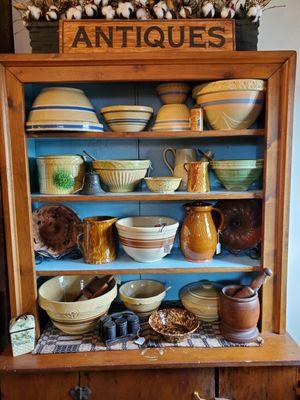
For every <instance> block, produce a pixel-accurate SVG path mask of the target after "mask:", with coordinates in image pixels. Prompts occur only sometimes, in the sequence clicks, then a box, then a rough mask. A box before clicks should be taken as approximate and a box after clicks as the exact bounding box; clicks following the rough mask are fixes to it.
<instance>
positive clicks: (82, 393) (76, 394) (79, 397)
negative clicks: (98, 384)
mask: <svg viewBox="0 0 300 400" xmlns="http://www.w3.org/2000/svg"><path fill="white" fill-rule="evenodd" d="M69 394H70V396H71V397H72V399H73V400H89V397H90V395H91V394H92V391H91V389H90V388H88V387H86V386H83V387H81V386H75V387H73V388H72V389H71V390H70V392H69Z"/></svg>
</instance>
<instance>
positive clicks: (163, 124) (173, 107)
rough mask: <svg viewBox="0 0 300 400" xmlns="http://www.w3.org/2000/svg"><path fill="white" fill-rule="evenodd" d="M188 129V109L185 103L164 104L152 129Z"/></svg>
mask: <svg viewBox="0 0 300 400" xmlns="http://www.w3.org/2000/svg"><path fill="white" fill-rule="evenodd" d="M188 129H190V110H189V108H188V106H186V105H185V104H166V105H164V106H162V107H161V108H160V109H159V111H158V114H157V117H156V121H155V124H154V126H153V128H152V130H153V131H155V132H159V131H186V130H188Z"/></svg>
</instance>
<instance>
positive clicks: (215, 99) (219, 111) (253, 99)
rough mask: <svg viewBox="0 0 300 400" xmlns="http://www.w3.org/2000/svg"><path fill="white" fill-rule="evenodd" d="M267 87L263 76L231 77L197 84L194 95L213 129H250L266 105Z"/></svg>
mask: <svg viewBox="0 0 300 400" xmlns="http://www.w3.org/2000/svg"><path fill="white" fill-rule="evenodd" d="M265 91H266V82H265V81H263V80H260V79H229V80H224V81H216V82H210V83H205V84H203V85H199V86H196V87H195V88H194V90H193V98H194V99H195V100H196V102H197V104H199V105H200V106H201V107H202V108H203V109H204V118H205V120H206V122H207V123H208V124H209V125H210V126H211V127H212V128H213V129H247V128H249V127H250V126H251V125H252V124H253V123H254V122H255V121H256V119H257V117H258V116H259V114H260V113H261V111H262V109H263V105H264V99H265Z"/></svg>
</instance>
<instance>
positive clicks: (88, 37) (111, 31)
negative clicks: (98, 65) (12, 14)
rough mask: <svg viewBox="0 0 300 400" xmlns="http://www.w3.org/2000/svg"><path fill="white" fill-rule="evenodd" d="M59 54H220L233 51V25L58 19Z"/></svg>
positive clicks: (214, 21)
mask: <svg viewBox="0 0 300 400" xmlns="http://www.w3.org/2000/svg"><path fill="white" fill-rule="evenodd" d="M59 48H60V53H76V55H77V54H79V53H88V54H90V53H101V54H102V53H108V52H109V53H117V54H120V53H123V52H126V53H139V54H142V53H144V52H149V53H151V54H153V53H155V52H160V51H161V50H162V49H163V50H165V51H169V52H173V53H174V52H176V53H177V55H178V52H180V51H181V50H185V51H190V52H193V53H196V54H197V53H198V52H199V51H222V50H223V51H224V50H227V51H228V50H234V49H235V24H234V21H233V20H224V19H195V20H193V19H181V20H170V21H167V20H149V21H139V20H128V21H124V20H123V21H122V20H113V21H107V20H81V21H75V20H74V21H67V20H61V21H60V24H59Z"/></svg>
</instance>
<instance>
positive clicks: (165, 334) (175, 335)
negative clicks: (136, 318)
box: [148, 307, 200, 338]
mask: <svg viewBox="0 0 300 400" xmlns="http://www.w3.org/2000/svg"><path fill="white" fill-rule="evenodd" d="M165 310H176V311H180V312H186V313H188V314H190V315H191V316H193V317H194V320H195V322H197V326H196V327H195V328H193V329H192V330H191V331H189V332H185V333H162V332H160V331H159V330H157V329H156V328H154V326H153V323H152V320H153V317H154V315H155V314H159V313H160V312H161V311H165ZM148 323H149V325H150V327H151V329H153V330H154V332H157V333H159V334H160V335H162V336H169V337H182V338H184V337H186V336H187V335H191V334H192V333H193V332H195V331H196V330H197V329H198V328H199V325H200V322H199V319H198V318H197V316H196V315H195V314H194V313H192V312H191V311H189V310H187V309H186V308H179V307H172V308H162V309H160V310H156V311H154V312H153V313H152V314H151V315H150V317H149V319H148Z"/></svg>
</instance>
